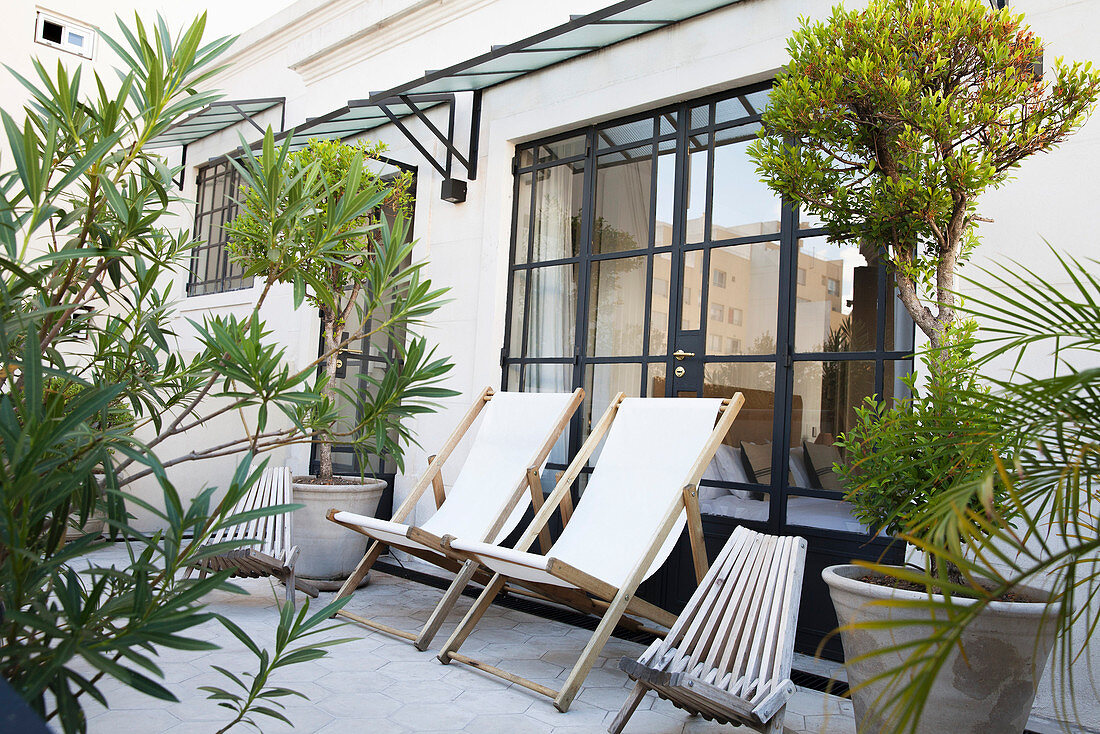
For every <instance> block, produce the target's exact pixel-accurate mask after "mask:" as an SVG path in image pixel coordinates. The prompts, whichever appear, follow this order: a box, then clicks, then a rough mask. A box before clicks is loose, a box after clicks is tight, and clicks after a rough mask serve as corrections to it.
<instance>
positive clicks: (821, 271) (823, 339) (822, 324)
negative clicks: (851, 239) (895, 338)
mask: <svg viewBox="0 0 1100 734" xmlns="http://www.w3.org/2000/svg"><path fill="white" fill-rule="evenodd" d="M798 244H799V249H798V267H799V271H800V274H801V273H805V277H802V278H800V279H799V281H798V304H797V306H796V311H795V351H797V352H853V351H863V350H871V349H874V348H875V331H876V329H877V317H878V313H877V311H878V267H877V266H875V265H868V263H867V258H866V257H865V256H864V254H863V253H861V252H860V248H859V247H858V246H856V245H853V244H848V243H833V242H829V241H828V240H827V239H826V238H825V237H810V238H807V239H802V240H799V242H798Z"/></svg>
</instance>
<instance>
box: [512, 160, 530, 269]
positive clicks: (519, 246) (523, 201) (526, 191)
mask: <svg viewBox="0 0 1100 734" xmlns="http://www.w3.org/2000/svg"><path fill="white" fill-rule="evenodd" d="M532 181H534V174H532V173H525V174H523V175H522V176H520V177H519V187H518V189H517V190H516V226H515V233H516V253H515V254H516V260H515V262H516V265H522V264H524V263H525V262H527V249H528V247H529V245H530V239H531V184H532Z"/></svg>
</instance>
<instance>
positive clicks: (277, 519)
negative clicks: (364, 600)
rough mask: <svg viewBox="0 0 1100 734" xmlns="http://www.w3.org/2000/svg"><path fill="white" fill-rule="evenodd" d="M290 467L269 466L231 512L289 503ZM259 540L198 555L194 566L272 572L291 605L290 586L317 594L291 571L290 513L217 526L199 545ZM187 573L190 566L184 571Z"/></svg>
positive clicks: (295, 550) (293, 552)
mask: <svg viewBox="0 0 1100 734" xmlns="http://www.w3.org/2000/svg"><path fill="white" fill-rule="evenodd" d="M292 486H293V485H292V477H291V474H290V468H289V467H285V466H279V467H274V466H269V467H268V468H266V469H264V471H263V474H261V475H260V478H259V479H258V480H257V481H256V484H254V485H253V486H252V488H251V489H249V490H248V492H246V493H245V495H244V496H243V497H241V499H240V500H239V501H238V502H237V504H236V505H235V506H234V507H233V511H232V513H231V514H233V515H236V514H239V513H241V512H248V511H249V510H255V509H258V508H261V507H268V506H271V505H282V504H289V503H290V502H291V500H292V499H293V497H292V496H291V492H292V489H291V488H292ZM246 540H252V541H257V540H258V541H260V542H259V543H255V544H253V545H247V546H243V547H240V548H236V549H234V550H231V551H228V552H226V553H222V554H219V555H216V556H210V557H207V558H204V559H202V560H201V561H200V562H199V563H198V564H196V566H195V568H198V570H199V574H200V577H201V578H205V577H206V574H207V572H209V571H226V570H229V569H232V570H233V575H234V576H244V577H250V578H256V577H260V576H274V577H275V578H278V579H280V580H282V582H283V583H284V584H285V585H286V602H287V604H290V607H291V609H293V608H294V589H298V590H299V591H302V592H305V593H306V594H309V595H310V596H312V597H314V598H317V587H316V586H314V585H313V584H311V583H309V582H308V581H303V580H302V579H299V578H297V577H296V576H295V575H294V564H295V563H296V562H297V560H298V552H299V551H298V546H296V545H294V544H293V513H289V512H287V513H281V514H279V515H271V516H268V517H261V518H255V519H253V520H251V521H249V522H245V523H240V524H238V525H233V526H230V527H225V528H221V529H220V530H218V531H217V532H216V533H214V534H213V535H211V536H210V537H209V538H207V539H206V540H205V541H204V542H203V545H214V544H216V543H226V542H232V541H246ZM188 574H189V575H190V570H189V571H188Z"/></svg>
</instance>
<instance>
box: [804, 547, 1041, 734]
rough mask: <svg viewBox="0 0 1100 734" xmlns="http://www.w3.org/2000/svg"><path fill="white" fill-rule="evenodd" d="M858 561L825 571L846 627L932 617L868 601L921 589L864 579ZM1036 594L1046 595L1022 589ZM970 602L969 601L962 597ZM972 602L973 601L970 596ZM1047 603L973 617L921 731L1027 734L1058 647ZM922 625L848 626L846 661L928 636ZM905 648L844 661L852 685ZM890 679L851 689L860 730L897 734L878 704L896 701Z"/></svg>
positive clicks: (1000, 606) (896, 660)
mask: <svg viewBox="0 0 1100 734" xmlns="http://www.w3.org/2000/svg"><path fill="white" fill-rule="evenodd" d="M867 573H868V572H867V569H865V568H860V567H859V566H851V565H844V566H830V567H829V568H826V569H825V570H824V571H823V572H822V574H821V575H822V578H823V579H824V580H825V583H827V584H828V585H829V594H830V596H831V597H832V600H833V606H834V607H835V608H836V615H837V618H838V619H839V620H840V624H841V626H842V627H843V626H845V625H849V624H853V623H856V622H866V621H877V620H908V619H912V620H921V619H925V620H926V619H928V613H927V612H926V611H925V610H922V609H898V608H893V607H885V606H878V605H871V602H874V601H879V600H883V599H898V600H920V599H925V598H927V596H926V595H925V594H923V593H920V592H915V591H903V590H900V589H891V588H888V587H885V586H877V585H875V584H869V583H866V582H864V581H859V580H858V579H859V577H861V576H865V575H867ZM1021 593H1022V594H1025V595H1033V598H1035V599H1043V598H1045V596H1046V595H1045V594H1044V593H1043V592H1041V591H1037V590H1034V589H1026V590H1021ZM957 603H958V604H966V603H968V602H967V600H965V599H962V600H957ZM970 603H972V602H970ZM1045 609H1046V604H1045V603H1043V602H1041V601H1040V602H993V603H991V604H990V605H989V606H988V607H987V608H986V609H985V610H984V611H983V612H982V613H981V614H980V615H978V617H977V618H976V619H975V620H973V621H972V622H971V623H970V626H969V627H968V628H967V630H966V631H965V632H964V633H963V636H962V638H961V642H962V647H963V650H964V651H965V655H961V654H960V653H959V651H958V650H957V649H956V650H955V651H954V652H953V653H952V654H951V657H950V658H948V660H947V662H946V664H945V665H944V666H943V668H941V670H940V673H939V675H938V676H937V678H936V681H935V683H934V684H933V686H932V689H931V692H930V694H929V697H928V700H927V701H926V703H925V706H924V713H923V715H922V717H921V721H920V725H919V728H918V729H917V731H918V732H920V734H942V733H943V732H952V734H988V733H989V732H999V733H1002V734H1010V733H1011V732H1022V731H1023V730H1024V726H1025V725H1026V724H1027V719H1028V715H1029V714H1030V713H1031V705H1032V702H1033V701H1034V700H1035V690H1036V688H1037V686H1038V684H1039V679H1040V677H1041V676H1042V674H1043V668H1045V667H1046V662H1047V658H1048V657H1049V656H1050V651H1051V648H1052V647H1053V645H1054V625H1053V624H1047V623H1045V622H1044V620H1043V614H1044V610H1045ZM927 632H928V628H927V627H926V626H922V625H913V626H907V627H898V628H893V629H864V630H844V631H842V632H841V641H842V642H843V644H844V657H845V659H846V660H848V661H853V660H855V658H857V657H860V656H862V655H866V654H868V653H870V652H873V651H874V650H878V649H883V648H886V647H890V646H893V645H897V644H900V643H904V642H907V641H909V640H916V639H918V638H920V637H923V636H925V635H926V634H927ZM902 660H903V657H902V655H901V654H896V653H895V654H882V655H876V656H874V657H871V658H869V659H866V660H859V661H855V662H846V663H845V668H846V669H847V671H848V683H849V685H850V686H852V688H853V689H854V688H855V687H856V686H858V685H860V684H861V683H863V682H864V681H867V680H870V679H871V678H873V677H874V676H875V675H877V674H879V673H881V672H883V671H886V670H888V669H890V668H894V667H896V666H897V665H899V664H900V663H901V662H902ZM891 689H892V685H891V683H890V682H889V681H879V682H876V683H873V684H871V685H869V686H866V687H863V688H860V689H859V690H854V691H853V693H852V703H853V704H854V708H855V716H856V725H857V730H858V731H859V732H860V734H865V733H867V732H874V733H875V734H878V733H879V732H881V733H883V734H886V733H887V732H893V731H894V730H895V728H894V727H892V726H890V725H888V724H887V723H884V721H883V714H882V712H880V711H879V710H877V709H876V707H877V706H883V707H888V706H889V704H890V702H892V701H893V700H894V695H892V694H891Z"/></svg>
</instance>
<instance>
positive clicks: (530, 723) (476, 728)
mask: <svg viewBox="0 0 1100 734" xmlns="http://www.w3.org/2000/svg"><path fill="white" fill-rule="evenodd" d="M552 729H553V727H551V726H550V725H549V724H546V723H543V722H541V721H536V720H535V719H531V718H529V717H527V716H521V715H519V714H490V715H487V716H475V717H474V719H473V720H472V721H470V723H469V724H467V725H466V728H465V729H463V730H462V731H467V732H471V733H472V734H520V732H522V734H550V731H551V730H552Z"/></svg>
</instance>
